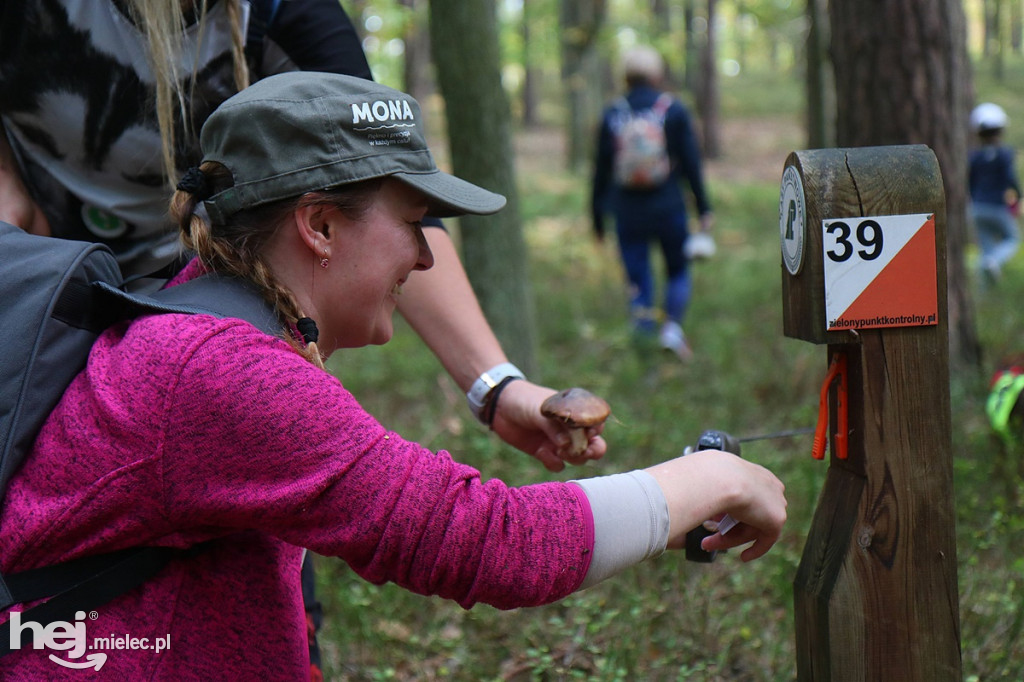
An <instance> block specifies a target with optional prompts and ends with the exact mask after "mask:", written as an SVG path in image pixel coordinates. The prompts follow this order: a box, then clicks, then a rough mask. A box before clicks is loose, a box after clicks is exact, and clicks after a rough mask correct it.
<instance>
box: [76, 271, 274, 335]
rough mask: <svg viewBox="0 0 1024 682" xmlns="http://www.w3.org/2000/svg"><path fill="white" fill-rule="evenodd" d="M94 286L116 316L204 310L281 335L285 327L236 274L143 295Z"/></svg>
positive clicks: (209, 277) (208, 277)
mask: <svg viewBox="0 0 1024 682" xmlns="http://www.w3.org/2000/svg"><path fill="white" fill-rule="evenodd" d="M93 286H95V287H98V288H99V289H101V290H102V292H103V295H104V297H105V298H106V299H107V301H108V306H107V310H117V311H118V312H117V315H116V317H117V318H118V319H129V318H133V317H137V316H139V315H147V314H159V313H189V314H196V313H199V314H203V313H205V314H207V315H213V316H214V317H220V318H228V317H231V318H237V319H240V320H245V321H246V322H248V323H249V324H251V325H253V326H254V327H256V328H257V329H259V330H260V331H262V332H263V333H265V334H269V335H270V336H281V333H282V331H283V330H284V324H283V323H282V322H281V319H280V317H279V316H278V314H277V312H276V311H275V310H274V309H273V308H272V307H271V306H270V304H269V303H268V302H267V300H266V299H265V298H263V296H262V295H261V294H260V292H259V290H258V289H257V288H256V286H255V285H254V284H252V283H250V282H248V281H246V280H243V279H239V278H237V277H227V276H224V275H217V274H207V275H203V276H202V277H197V278H195V279H192V280H189V281H187V282H183V283H182V284H179V285H177V286H173V287H168V288H166V289H161V290H160V291H157V292H154V293H152V294H149V295H145V296H144V295H139V294H131V293H127V292H125V291H122V290H121V289H119V288H117V287H113V286H110V285H109V284H106V283H102V282H96V283H94V284H93Z"/></svg>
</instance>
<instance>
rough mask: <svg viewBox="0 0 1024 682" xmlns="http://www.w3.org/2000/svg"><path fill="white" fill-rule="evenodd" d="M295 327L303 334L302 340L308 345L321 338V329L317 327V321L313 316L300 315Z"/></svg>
mask: <svg viewBox="0 0 1024 682" xmlns="http://www.w3.org/2000/svg"><path fill="white" fill-rule="evenodd" d="M295 328H296V329H298V330H299V333H300V334H302V340H303V341H304V342H305V343H306V345H307V346H308V345H309V344H311V343H316V342H317V339H319V338H320V330H319V329H317V327H316V322H315V321H314V320H313V318H311V317H300V318H299V319H298V320H296V321H295Z"/></svg>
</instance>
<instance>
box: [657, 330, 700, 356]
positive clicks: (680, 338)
mask: <svg viewBox="0 0 1024 682" xmlns="http://www.w3.org/2000/svg"><path fill="white" fill-rule="evenodd" d="M658 342H659V343H661V347H662V348H664V349H665V350H668V351H672V352H673V353H675V354H676V356H677V357H678V358H679V359H680V360H682V361H683V362H687V361H689V360H691V359H692V358H693V351H692V350H691V349H690V345H689V344H688V343H686V335H685V334H683V328H682V327H680V326H679V323H678V322H672V321H671V320H670V321H668V322H666V323H665V324H663V325H662V326H661V332H660V333H659V334H658Z"/></svg>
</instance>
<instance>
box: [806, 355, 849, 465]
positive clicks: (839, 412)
mask: <svg viewBox="0 0 1024 682" xmlns="http://www.w3.org/2000/svg"><path fill="white" fill-rule="evenodd" d="M836 379H838V380H839V388H838V390H837V391H836V421H837V422H838V423H837V424H836V433H835V444H836V453H835V455H836V457H838V458H839V459H846V457H847V455H848V451H847V442H846V438H847V434H849V432H850V427H849V424H850V422H849V412H848V408H847V402H848V401H847V395H846V393H847V381H846V354H845V353H840V352H836V353H833V354H832V362H831V363H830V364H829V367H828V374H827V375H825V382H824V383H823V384H822V385H821V398H820V402H819V404H818V424H817V426H816V427H815V429H814V448H813V449H812V450H811V456H813V457H814V459H825V445H826V443H827V442H828V393H829V389H830V388H831V387H832V384H833V382H835V381H836Z"/></svg>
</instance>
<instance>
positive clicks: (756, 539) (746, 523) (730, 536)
mask: <svg viewBox="0 0 1024 682" xmlns="http://www.w3.org/2000/svg"><path fill="white" fill-rule="evenodd" d="M647 471H648V473H650V474H651V475H652V476H654V478H655V480H656V481H657V482H658V485H659V486H661V489H662V491H663V492H664V493H665V499H666V500H667V502H668V510H669V520H670V521H669V523H670V526H669V540H668V547H669V549H681V548H682V547H684V546H685V544H686V533H687V532H689V531H690V530H692V529H694V528H696V527H697V526H699V525H701V524H702V523H704V521H707V520H709V519H720V518H721V517H722V516H724V515H725V514H729V515H730V516H732V517H733V519H735V520H736V521H738V522H739V523H738V525H736V527H734V528H733V529H732V530H730V531H728V532H727V533H726V534H725V535H721V534H719V533H715V534H714V535H711V536H709V537H707V538H705V539H704V542H703V543H702V548H703V549H705V550H707V551H713V550H722V549H730V548H732V547H738V546H740V545H745V544H749V543H753V544H752V545H751V546H750V547H747V549H745V550H744V551H743V552H742V553H741V554H740V558H741V559H743V561H750V560H752V559H756V558H758V557H760V556H762V555H764V554H765V552H767V551H768V550H769V549H770V548H771V547H772V545H774V544H775V542H776V541H777V540H778V539H779V535H780V534H781V532H782V526H783V525H784V524H785V522H786V497H785V494H784V493H785V486H784V485H783V484H782V481H780V480H779V479H778V478H776V476H775V474H773V473H772V472H770V471H768V469H765V468H764V467H762V466H760V465H758V464H754V463H753V462H750V461H748V460H745V459H741V458H739V457H737V456H736V455H733V454H731V453H728V452H721V451H718V450H699V451H697V452H691V453H690V454H688V455H686V456H685V457H678V458H676V459H673V460H669V461H668V462H663V463H661V464H657V465H655V466H653V467H650V468H649V469H647Z"/></svg>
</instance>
